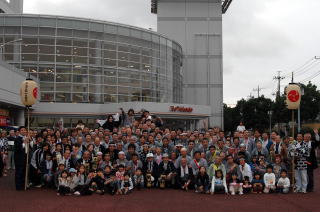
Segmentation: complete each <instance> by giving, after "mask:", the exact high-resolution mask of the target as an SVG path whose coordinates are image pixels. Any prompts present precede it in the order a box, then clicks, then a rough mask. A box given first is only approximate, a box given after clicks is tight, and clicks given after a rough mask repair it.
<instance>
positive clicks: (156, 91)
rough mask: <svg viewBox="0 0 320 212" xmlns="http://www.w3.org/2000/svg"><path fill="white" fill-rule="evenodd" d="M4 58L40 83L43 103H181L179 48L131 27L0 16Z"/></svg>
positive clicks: (43, 18) (73, 20)
mask: <svg viewBox="0 0 320 212" xmlns="http://www.w3.org/2000/svg"><path fill="white" fill-rule="evenodd" d="M0 44H2V48H1V49H0V50H1V57H2V59H3V60H5V61H6V62H8V63H10V64H12V65H14V66H15V67H17V68H18V69H22V70H24V71H25V72H30V73H31V75H32V76H34V77H36V78H38V79H39V83H40V91H41V98H40V101H41V102H63V103H98V104H101V103H118V102H133V101H139V102H173V103H182V73H181V65H182V49H181V46H180V45H179V44H178V43H176V42H174V41H172V40H170V39H168V38H166V37H165V36H162V35H159V34H158V33H156V32H153V31H148V30H144V29H141V28H136V27H131V26H127V25H121V24H115V23H109V22H103V21H96V20H89V19H80V18H70V17H60V16H47V15H25V14H23V15H21V14H20V15H13V14H1V15H0Z"/></svg>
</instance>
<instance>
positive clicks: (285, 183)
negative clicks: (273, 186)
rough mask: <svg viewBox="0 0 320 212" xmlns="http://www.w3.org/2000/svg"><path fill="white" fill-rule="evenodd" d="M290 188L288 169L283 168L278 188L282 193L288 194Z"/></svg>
mask: <svg viewBox="0 0 320 212" xmlns="http://www.w3.org/2000/svg"><path fill="white" fill-rule="evenodd" d="M289 189H290V180H289V178H288V177H287V171H286V170H282V171H281V177H280V178H279V180H278V183H277V190H278V191H279V192H280V193H282V194H287V193H289Z"/></svg>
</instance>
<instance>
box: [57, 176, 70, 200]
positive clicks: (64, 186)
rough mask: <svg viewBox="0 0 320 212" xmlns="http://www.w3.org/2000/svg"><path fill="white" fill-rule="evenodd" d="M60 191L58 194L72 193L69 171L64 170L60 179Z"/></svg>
mask: <svg viewBox="0 0 320 212" xmlns="http://www.w3.org/2000/svg"><path fill="white" fill-rule="evenodd" d="M58 182H59V185H58V193H57V195H58V196H59V195H62V196H64V195H69V194H70V178H69V176H68V172H67V171H66V170H63V171H62V172H61V174H60V177H59V179H58Z"/></svg>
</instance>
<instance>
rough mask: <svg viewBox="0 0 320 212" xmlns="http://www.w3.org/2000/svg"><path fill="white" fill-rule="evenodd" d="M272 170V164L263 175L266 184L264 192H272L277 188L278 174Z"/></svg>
mask: <svg viewBox="0 0 320 212" xmlns="http://www.w3.org/2000/svg"><path fill="white" fill-rule="evenodd" d="M272 171H273V167H272V165H268V166H267V172H266V173H265V174H264V176H263V181H264V185H265V186H264V190H263V192H264V193H266V194H268V193H271V192H273V191H274V190H275V189H276V186H275V185H276V176H275V174H274V173H273V172H272Z"/></svg>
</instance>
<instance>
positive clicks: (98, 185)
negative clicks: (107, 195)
mask: <svg viewBox="0 0 320 212" xmlns="http://www.w3.org/2000/svg"><path fill="white" fill-rule="evenodd" d="M104 182H105V179H104V175H103V170H102V169H98V170H97V173H96V174H95V176H94V177H93V178H92V179H91V183H90V190H91V191H93V192H94V191H95V192H96V193H97V194H103V193H104V191H103V189H104Z"/></svg>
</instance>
